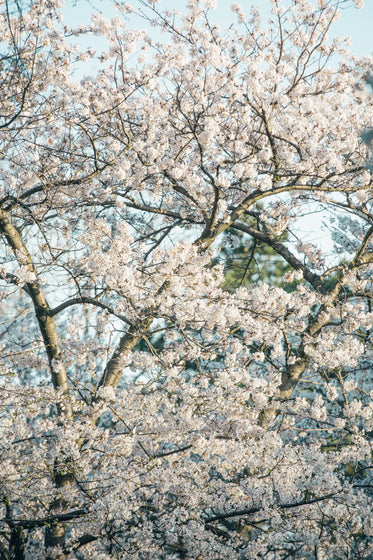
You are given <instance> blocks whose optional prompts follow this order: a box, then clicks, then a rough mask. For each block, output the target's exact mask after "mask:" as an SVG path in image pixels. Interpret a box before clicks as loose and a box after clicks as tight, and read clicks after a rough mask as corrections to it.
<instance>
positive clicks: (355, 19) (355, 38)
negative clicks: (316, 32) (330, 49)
mask: <svg viewBox="0 0 373 560" xmlns="http://www.w3.org/2000/svg"><path fill="white" fill-rule="evenodd" d="M129 1H130V3H131V4H132V5H133V6H134V7H135V6H136V3H137V2H136V0H129ZM232 1H233V0H218V9H217V11H216V12H215V13H214V15H213V18H214V20H215V21H216V22H217V23H219V24H220V25H221V26H222V27H224V26H226V25H227V24H229V23H230V22H231V21H233V16H232V13H231V11H230V6H231V4H232ZM239 3H240V4H241V6H242V7H243V9H244V10H245V12H247V11H248V10H249V9H250V7H251V6H256V7H258V8H259V10H260V11H261V12H262V13H263V15H265V13H268V6H269V3H268V2H267V0H242V1H241V2H239ZM91 4H94V5H95V6H96V7H97V8H98V10H100V11H101V12H102V13H103V15H104V16H105V17H110V16H111V15H114V13H115V10H114V9H113V7H112V3H111V2H110V0H92V1H91ZM184 5H185V0H161V2H160V3H159V5H158V6H159V7H160V8H164V9H167V8H168V9H170V8H176V9H178V10H182V9H183V6H184ZM91 12H92V8H91V6H90V3H89V2H88V1H87V0H79V2H78V3H77V5H76V6H75V7H73V5H72V0H68V1H67V8H66V18H67V21H68V23H70V24H77V23H88V21H89V19H90V13H91ZM137 25H138V22H137ZM140 26H141V27H144V26H145V24H144V23H142V24H141V25H140ZM372 29H373V0H365V6H364V8H362V9H361V10H357V9H355V8H353V7H348V8H344V9H342V16H341V18H340V19H339V21H338V22H337V23H336V24H335V25H334V33H333V35H342V36H346V35H347V36H349V37H351V39H352V46H351V50H352V51H353V52H354V53H355V54H358V55H360V56H366V55H371V54H372V53H373V38H372V37H373V32H372Z"/></svg>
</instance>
